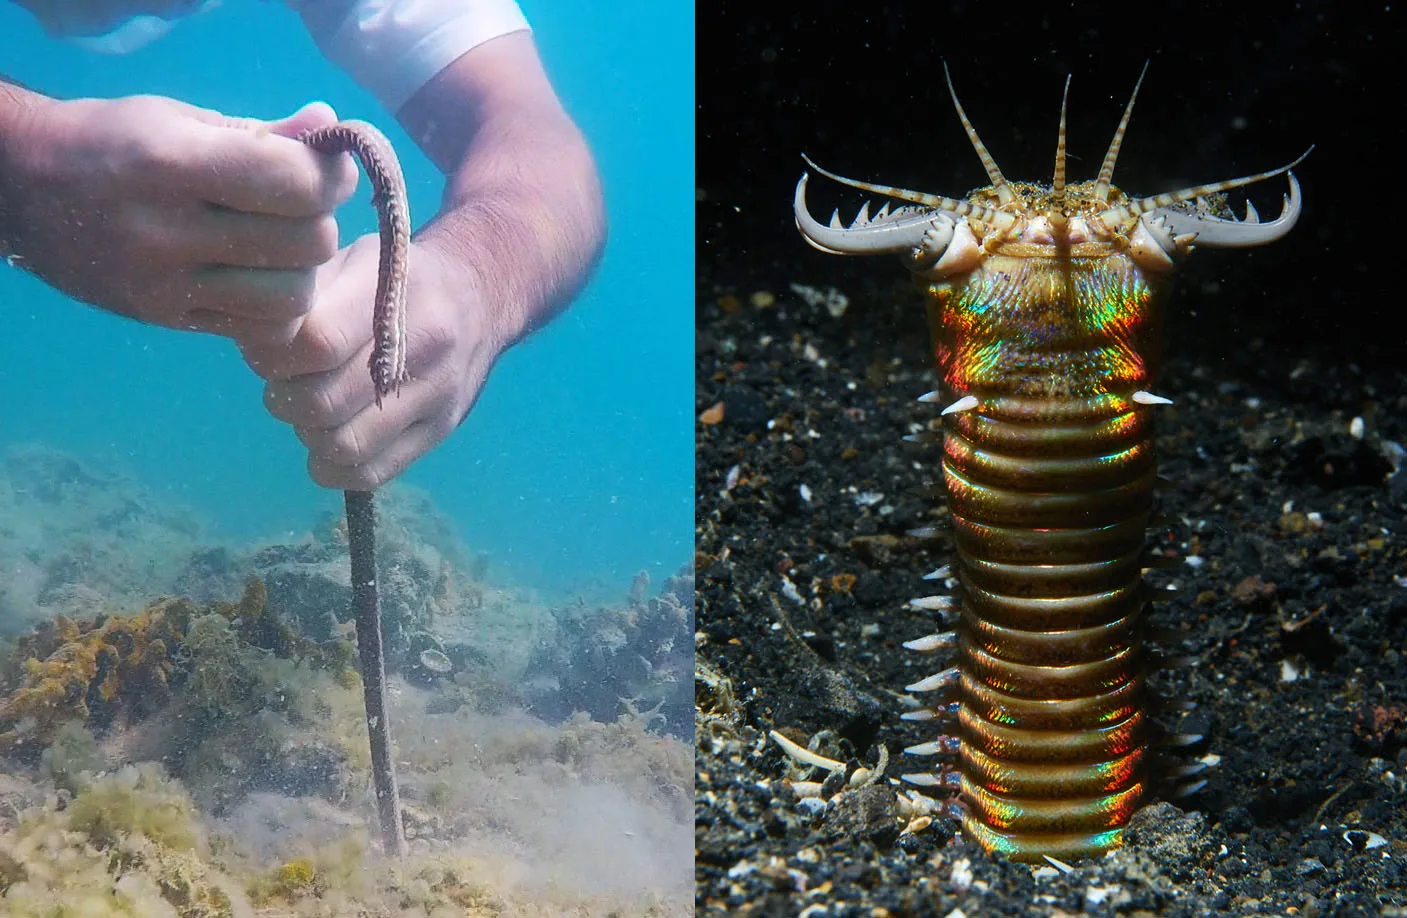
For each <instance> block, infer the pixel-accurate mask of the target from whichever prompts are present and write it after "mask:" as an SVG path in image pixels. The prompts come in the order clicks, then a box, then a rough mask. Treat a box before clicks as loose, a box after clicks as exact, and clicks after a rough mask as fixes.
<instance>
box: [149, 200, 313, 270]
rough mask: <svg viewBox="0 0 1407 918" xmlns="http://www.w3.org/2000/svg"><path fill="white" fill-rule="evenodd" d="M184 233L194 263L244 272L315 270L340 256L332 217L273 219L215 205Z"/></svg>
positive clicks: (182, 241)
mask: <svg viewBox="0 0 1407 918" xmlns="http://www.w3.org/2000/svg"><path fill="white" fill-rule="evenodd" d="M169 232H171V233H179V234H180V235H181V238H180V240H179V244H180V245H182V246H184V247H185V249H186V252H187V254H188V256H189V257H190V259H191V260H193V261H198V262H205V263H207V264H210V265H220V266H227V267H240V268H316V267H317V266H318V265H321V264H323V263H324V262H326V261H327V260H328V259H330V258H332V256H333V255H336V254H337V221H336V219H334V218H333V217H331V216H330V215H326V214H324V215H319V216H316V217H270V216H268V215H265V214H252V213H242V212H239V211H233V210H227V209H225V208H223V207H215V206H213V205H212V206H210V207H209V208H206V209H203V210H201V211H199V212H196V213H195V214H193V215H192V216H191V218H190V219H189V221H187V222H186V225H184V226H179V227H176V228H173V229H171V230H169Z"/></svg>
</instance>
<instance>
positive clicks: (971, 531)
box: [795, 83, 1307, 861]
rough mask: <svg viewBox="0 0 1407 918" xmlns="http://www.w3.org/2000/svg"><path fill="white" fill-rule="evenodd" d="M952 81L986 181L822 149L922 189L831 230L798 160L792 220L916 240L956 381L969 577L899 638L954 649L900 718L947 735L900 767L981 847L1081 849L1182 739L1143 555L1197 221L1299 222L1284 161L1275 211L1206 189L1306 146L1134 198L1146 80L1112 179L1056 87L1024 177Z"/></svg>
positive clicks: (1112, 821)
mask: <svg viewBox="0 0 1407 918" xmlns="http://www.w3.org/2000/svg"><path fill="white" fill-rule="evenodd" d="M949 86H950V88H951V83H950V84H949ZM1067 86H1068V84H1067ZM1136 94H1137V88H1136V87H1135V96H1136ZM953 101H954V104H955V105H956V106H957V109H958V115H959V117H960V118H961V120H962V122H963V126H964V128H965V129H966V131H967V133H968V137H969V139H970V140H971V142H972V144H973V146H974V148H975V149H976V150H977V152H978V155H979V156H980V157H981V159H982V163H983V165H984V167H985V168H986V170H987V174H988V176H989V178H990V179H991V182H992V184H991V186H990V187H988V188H983V189H979V190H978V191H975V192H973V193H972V194H971V195H969V196H968V197H966V198H948V197H943V196H941V195H932V194H924V193H920V192H914V191H907V190H904V189H899V188H893V187H889V186H884V185H874V184H870V183H867V182H857V181H855V180H853V179H846V178H842V177H840V176H837V175H834V174H832V173H829V172H826V171H825V170H822V169H820V168H819V167H817V166H815V164H814V163H810V161H809V160H808V163H809V164H810V165H811V166H812V168H814V169H815V170H816V171H817V172H820V173H821V174H822V175H825V176H827V177H829V178H832V179H835V180H837V181H839V182H841V183H843V184H846V185H850V186H853V187H857V188H861V189H864V190H867V191H871V192H876V193H879V194H883V195H885V196H888V197H891V198H897V199H899V200H902V201H906V202H909V203H910V204H913V205H918V206H916V207H915V206H905V207H900V208H898V209H897V210H894V211H893V212H891V211H890V210H889V206H888V205H886V206H885V207H884V208H883V209H882V210H881V211H879V212H878V213H877V214H876V215H874V216H873V217H871V216H870V213H869V208H868V205H866V207H865V208H864V209H862V210H861V211H860V215H859V216H858V217H857V218H856V220H855V221H854V222H853V223H852V224H851V225H850V226H849V227H846V226H844V225H843V224H841V223H840V221H839V219H838V216H837V217H833V218H832V220H831V223H830V225H829V226H825V225H822V224H820V223H818V222H816V221H815V220H814V218H812V217H811V216H810V213H809V211H808V210H807V208H806V200H805V196H806V183H807V176H805V175H803V176H802V179H801V182H800V183H799V184H798V186H797V191H796V199H795V213H796V219H797V226H798V228H799V229H800V230H801V233H802V235H803V236H804V237H805V238H806V240H807V241H808V242H810V243H811V244H812V245H813V246H814V247H816V248H818V249H820V250H821V251H823V252H827V253H830V254H876V253H884V252H891V253H896V254H900V255H902V256H903V257H904V258H905V260H906V261H907V264H908V267H909V269H910V270H911V271H912V272H913V273H914V274H915V275H916V276H917V277H918V278H920V280H921V281H922V283H923V284H924V285H925V286H926V289H927V292H928V294H929V305H928V311H929V325H930V329H931V332H932V340H933V348H934V358H935V364H936V367H937V370H938V373H939V376H940V379H941V381H942V391H941V392H939V393H931V394H930V396H925V397H924V398H923V399H921V401H937V400H939V398H940V397H941V398H942V399H945V400H946V402H947V403H948V407H947V408H946V409H945V410H944V412H943V437H942V439H943V446H942V458H941V468H942V483H943V485H944V490H945V491H946V494H947V501H948V508H949V510H950V511H951V517H952V527H953V538H954V543H955V545H956V548H957V555H956V557H955V559H954V560H953V564H952V572H953V573H954V574H955V575H956V577H955V579H956V581H957V585H956V587H955V589H954V591H953V593H952V595H951V596H946V595H936V596H925V597H919V598H916V599H914V600H913V601H912V602H911V603H910V605H911V606H913V607H914V608H919V609H928V610H934V611H938V612H941V613H944V615H945V620H946V621H947V622H948V623H949V624H950V625H951V630H950V631H946V632H936V633H933V634H930V635H927V636H924V637H920V638H918V639H916V640H913V641H909V642H907V643H906V645H905V646H906V647H909V648H910V649H913V650H918V651H923V652H935V651H950V652H952V654H953V656H952V657H951V658H950V659H949V661H948V663H949V665H948V666H947V668H945V669H942V670H940V671H938V672H936V673H934V674H933V675H931V676H928V677H927V678H924V679H921V680H919V681H918V682H916V683H914V684H913V685H910V686H908V689H909V691H911V692H915V693H918V694H920V695H923V696H925V697H927V698H931V699H932V700H930V701H928V702H926V703H922V704H918V705H917V707H916V709H915V710H912V711H909V712H908V713H906V714H905V715H904V716H905V718H906V719H909V720H928V721H933V722H934V723H936V724H937V725H938V726H939V727H940V729H941V733H940V734H939V735H938V736H937V738H935V739H934V740H932V741H930V742H926V743H921V744H919V745H917V746H913V747H910V748H909V749H908V750H907V751H908V752H909V753H911V754H914V755H918V756H931V757H935V758H936V760H937V764H936V765H935V766H934V767H933V768H931V769H928V770H925V771H922V772H918V773H913V774H909V775H905V776H904V777H905V778H906V779H907V780H909V781H911V782H912V783H914V784H918V785H923V786H928V787H933V788H938V789H947V790H948V791H950V792H951V793H952V794H953V799H952V801H951V802H950V803H949V804H948V805H947V810H948V812H949V813H950V814H952V815H954V816H957V817H958V818H959V819H960V820H961V821H962V825H963V828H964V831H965V832H966V833H967V834H968V835H969V836H970V837H971V838H973V839H975V840H976V841H977V842H978V843H980V844H981V845H982V846H983V847H984V848H985V849H987V850H988V851H992V852H1004V853H1006V854H1008V855H1010V856H1011V857H1013V858H1016V859H1020V860H1028V861H1040V860H1043V859H1044V858H1045V857H1046V856H1050V857H1057V858H1062V859H1077V858H1081V857H1088V856H1094V855H1098V854H1100V853H1103V852H1105V851H1107V850H1109V849H1110V848H1112V847H1114V846H1116V845H1118V844H1119V843H1120V841H1121V840H1122V836H1123V832H1124V829H1125V827H1126V826H1127V825H1128V821H1129V818H1130V816H1131V815H1132V814H1133V812H1134V810H1135V809H1137V807H1138V806H1139V805H1140V803H1141V802H1143V801H1144V800H1145V799H1146V798H1147V796H1148V795H1149V792H1150V785H1151V784H1152V781H1153V777H1154V775H1153V771H1152V768H1151V763H1152V759H1153V754H1152V750H1153V747H1154V745H1155V744H1156V743H1158V742H1159V741H1160V739H1167V737H1164V735H1163V731H1162V730H1161V729H1160V728H1159V727H1158V726H1157V725H1156V724H1154V722H1153V721H1152V719H1151V715H1150V713H1149V708H1150V704H1149V702H1150V692H1149V690H1148V686H1147V679H1148V670H1149V666H1148V653H1147V651H1146V649H1145V646H1144V641H1145V638H1146V637H1147V627H1146V624H1145V616H1144V606H1145V602H1146V600H1147V596H1146V594H1145V590H1144V584H1143V570H1144V567H1145V565H1146V564H1148V563H1149V562H1148V561H1147V560H1146V559H1145V556H1144V530H1145V527H1146V526H1147V525H1148V523H1149V519H1150V517H1151V514H1152V509H1153V488H1154V483H1155V481H1156V459H1155V456H1154V443H1153V423H1152V419H1151V417H1150V412H1151V411H1152V410H1154V409H1155V408H1156V407H1157V406H1158V405H1165V404H1169V403H1170V402H1169V400H1168V399H1165V398H1161V397H1159V396H1156V395H1153V394H1152V393H1151V391H1150V389H1151V387H1152V385H1153V381H1154V377H1155V375H1156V372H1157V365H1158V362H1159V352H1158V340H1159V331H1160V324H1161V310H1162V303H1163V299H1164V297H1165V295H1166V293H1167V290H1168V288H1169V286H1170V282H1171V278H1172V273H1173V268H1174V265H1175V260H1176V259H1179V258H1181V257H1183V256H1185V255H1187V254H1188V253H1189V252H1190V251H1191V250H1192V243H1193V241H1194V240H1195V241H1196V242H1197V243H1198V244H1199V245H1201V246H1205V247H1238V246H1248V245H1259V244H1263V243H1266V242H1270V241H1273V240H1274V239H1277V238H1279V237H1281V236H1283V235H1284V234H1285V233H1287V232H1288V231H1289V229H1290V228H1291V227H1292V226H1293V225H1294V223H1295V221H1296V219H1297V218H1298V215H1299V210H1300V198H1299V186H1298V184H1297V183H1296V182H1295V180H1294V176H1293V175H1291V176H1290V177H1289V182H1290V197H1289V198H1288V199H1287V200H1286V202H1285V207H1284V210H1283V212H1282V213H1281V215H1280V217H1279V218H1277V219H1276V220H1274V221H1270V222H1266V223H1262V222H1261V221H1260V219H1259V216H1258V215H1256V213H1255V211H1254V209H1253V208H1249V206H1248V210H1247V217H1246V219H1245V220H1243V221H1238V220H1235V219H1226V218H1225V217H1221V216H1214V215H1213V214H1212V212H1211V208H1210V206H1209V205H1207V204H1206V202H1205V201H1203V200H1202V197H1201V196H1203V195H1206V194H1210V193H1213V192H1220V191H1225V190H1227V189H1230V188H1235V187H1239V186H1242V185H1247V184H1250V183H1252V182H1257V181H1261V180H1262V179H1265V178H1269V177H1271V176H1273V175H1278V174H1281V173H1284V172H1288V170H1289V169H1290V166H1286V167H1283V168H1282V169H1277V170H1273V171H1271V172H1266V173H1260V174H1258V175H1253V176H1248V177H1245V178H1238V179H1231V180H1228V181H1225V182H1218V183H1215V184H1212V185H1202V186H1197V187H1195V188H1187V189H1182V190H1179V191H1174V192H1169V193H1167V194H1161V195H1156V196H1153V197H1149V198H1139V199H1133V198H1129V197H1127V196H1125V195H1124V193H1123V192H1121V191H1120V190H1119V189H1118V188H1116V187H1114V186H1113V185H1112V184H1111V181H1110V180H1111V177H1112V173H1113V171H1114V164H1115V160H1116V158H1117V156H1118V151H1119V147H1120V145H1121V143H1122V140H1123V136H1124V131H1125V129H1126V128H1127V126H1128V121H1129V117H1130V115H1131V113H1132V110H1133V100H1132V99H1130V101H1129V104H1128V107H1127V108H1126V109H1125V111H1124V115H1123V119H1122V120H1121V121H1120V124H1119V127H1118V130H1117V131H1116V132H1115V135H1114V140H1113V142H1112V143H1111V144H1110V147H1109V152H1108V153H1107V155H1106V156H1105V159H1104V163H1103V166H1102V167H1101V169H1100V173H1099V176H1098V178H1097V179H1096V180H1094V181H1091V182H1083V183H1079V184H1070V185H1067V183H1066V180H1065V113H1064V108H1063V106H1062V109H1061V120H1060V137H1059V142H1058V144H1057V148H1056V150H1057V152H1056V166H1055V178H1054V181H1053V182H1052V183H1051V185H1049V186H1043V185H1035V184H1028V183H1012V182H1008V181H1007V180H1006V179H1005V178H1004V177H1003V176H1002V174H1001V171H1000V170H999V169H998V168H997V166H996V163H995V162H994V161H993V160H992V158H991V156H990V155H989V154H988V152H987V150H986V148H985V147H984V146H983V145H982V142H981V141H980V140H979V139H978V137H977V133H976V131H975V130H974V129H973V128H972V125H971V123H970V122H969V121H968V120H967V117H966V115H965V114H964V113H963V111H962V106H961V105H960V104H958V103H957V96H956V94H955V93H954V95H953ZM1306 155H1307V154H1306ZM1301 159H1303V157H1301ZM1298 162H1299V160H1296V163H1298ZM1296 163H1292V164H1291V166H1293V165H1295V164H1296ZM1189 201H1196V206H1195V207H1187V206H1184V203H1185V202H1189ZM1171 739H1172V740H1173V741H1174V742H1180V741H1183V740H1186V739H1195V737H1192V738H1188V737H1176V736H1174V737H1171ZM1179 771H1181V772H1182V774H1183V775H1187V774H1191V773H1195V767H1194V768H1184V769H1179ZM1183 789H1184V790H1187V789H1190V788H1187V787H1184V788H1183Z"/></svg>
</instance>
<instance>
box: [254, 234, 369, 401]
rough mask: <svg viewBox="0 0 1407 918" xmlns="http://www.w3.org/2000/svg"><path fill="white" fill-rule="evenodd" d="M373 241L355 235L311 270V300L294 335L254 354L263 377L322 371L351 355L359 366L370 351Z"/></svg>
mask: <svg viewBox="0 0 1407 918" xmlns="http://www.w3.org/2000/svg"><path fill="white" fill-rule="evenodd" d="M376 242H377V240H376V238H375V237H374V236H368V237H364V238H363V239H360V240H358V241H357V242H355V243H353V244H352V245H351V246H349V247H348V248H346V249H343V250H342V252H341V254H340V255H339V256H338V257H337V258H335V259H333V260H332V261H330V262H329V263H328V264H326V265H324V266H323V267H322V268H321V269H320V270H319V271H318V272H317V279H318V286H317V294H316V296H317V305H316V308H315V309H313V311H312V312H310V313H308V315H307V317H306V318H305V319H304V321H303V323H302V325H301V326H300V328H299V330H298V335H297V336H296V337H295V338H294V339H293V341H291V342H290V343H289V344H288V346H287V347H284V348H281V349H279V350H278V351H273V352H268V353H263V352H261V353H259V354H258V356H259V358H260V365H261V370H260V375H261V376H263V377H264V379H268V380H287V379H293V378H295V377H298V376H303V375H306V374H309V373H326V372H330V371H332V370H335V369H337V368H338V367H340V366H343V365H344V364H346V363H348V362H349V361H352V360H353V359H354V358H356V361H357V363H358V365H359V366H361V367H362V369H363V371H365V367H366V360H367V358H368V357H369V356H370V354H371V351H370V348H371V317H372V313H373V311H374V310H373V309H372V300H373V299H374V298H375V290H376V269H377V254H376V253H377V249H376Z"/></svg>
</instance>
